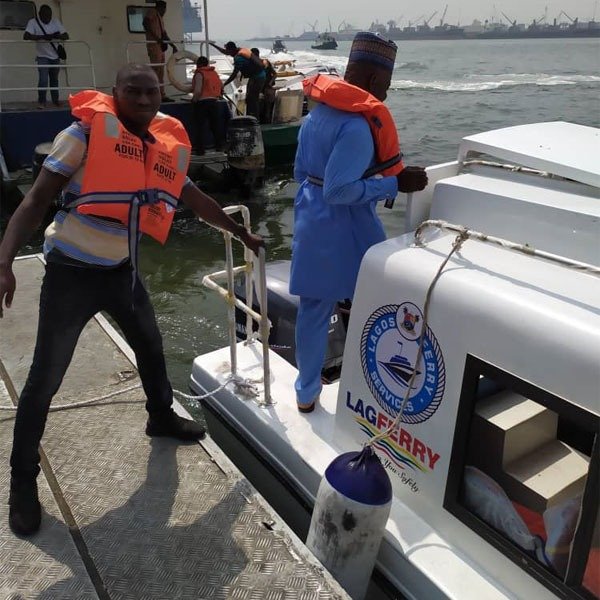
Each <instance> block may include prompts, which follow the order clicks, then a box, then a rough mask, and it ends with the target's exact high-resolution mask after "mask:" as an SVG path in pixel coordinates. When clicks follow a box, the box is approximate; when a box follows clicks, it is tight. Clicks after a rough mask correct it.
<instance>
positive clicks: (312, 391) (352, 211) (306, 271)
mask: <svg viewBox="0 0 600 600" xmlns="http://www.w3.org/2000/svg"><path fill="white" fill-rule="evenodd" d="M396 51H397V47H396V45H395V44H394V43H393V42H391V41H386V40H384V39H383V38H381V37H380V36H379V35H376V34H373V33H369V32H361V33H358V34H357V35H356V37H355V39H354V41H353V43H352V48H351V50H350V57H349V61H348V66H347V69H346V73H345V81H342V80H336V79H332V78H329V77H326V76H322V75H319V76H317V77H315V78H311V79H309V80H307V81H305V83H304V90H305V94H306V95H307V96H308V97H309V98H310V99H312V100H314V101H315V102H317V105H316V106H315V107H314V108H313V109H312V110H311V111H310V113H309V114H308V115H307V117H306V119H305V120H304V122H303V124H302V127H301V129H300V134H299V138H298V150H297V153H296V161H295V165H294V177H295V179H296V180H297V181H298V182H299V183H300V187H299V189H298V193H297V194H296V199H295V203H294V237H293V240H292V267H291V274H290V292H291V293H292V294H296V295H298V296H300V305H299V308H298V315H297V318H296V363H297V366H298V371H299V372H298V377H297V379H296V401H297V405H298V409H299V410H300V411H301V412H310V411H312V410H313V409H314V407H315V403H316V401H317V399H318V397H319V394H320V392H321V369H322V366H323V360H324V356H325V350H326V347H327V336H328V330H329V320H330V317H331V315H332V313H333V311H334V309H335V306H336V303H337V301H340V300H344V299H351V298H352V296H353V294H354V287H355V285H356V279H357V277H358V269H359V267H360V263H361V260H362V258H363V256H364V254H365V252H366V251H367V250H368V249H369V248H370V247H371V246H372V245H373V244H376V243H378V242H381V241H383V240H385V237H386V236H385V232H384V230H383V225H382V223H381V221H380V219H379V217H378V216H377V213H376V204H377V202H378V201H380V200H383V201H385V202H386V205H388V206H390V207H391V204H392V203H393V200H394V198H395V197H396V195H397V193H398V191H401V192H412V191H417V190H422V189H423V188H424V187H425V186H426V185H427V175H426V174H425V171H424V170H423V169H421V168H420V167H405V166H404V165H403V163H402V155H401V153H400V147H399V142H398V133H397V130H396V126H395V124H394V121H393V119H392V117H391V115H390V113H389V111H388V109H387V108H386V107H385V106H384V104H383V100H385V98H386V95H387V90H388V88H389V86H390V82H391V76H392V71H393V68H394V62H395V58H396Z"/></svg>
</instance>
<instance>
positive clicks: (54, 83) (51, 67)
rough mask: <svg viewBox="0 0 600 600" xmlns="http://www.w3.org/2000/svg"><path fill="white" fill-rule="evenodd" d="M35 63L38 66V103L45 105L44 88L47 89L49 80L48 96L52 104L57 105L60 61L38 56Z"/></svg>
mask: <svg viewBox="0 0 600 600" xmlns="http://www.w3.org/2000/svg"><path fill="white" fill-rule="evenodd" d="M35 61H36V62H37V64H38V65H39V66H38V88H41V89H39V90H38V102H39V103H40V104H46V88H47V87H48V79H50V96H52V102H54V104H57V103H58V71H59V69H60V67H59V64H60V60H59V59H58V58H46V57H45V56H38V57H37V58H36V59H35Z"/></svg>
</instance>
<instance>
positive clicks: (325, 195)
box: [290, 104, 398, 300]
mask: <svg viewBox="0 0 600 600" xmlns="http://www.w3.org/2000/svg"><path fill="white" fill-rule="evenodd" d="M374 162H375V148H374V144H373V137H372V135H371V132H370V130H369V125H368V123H367V121H366V120H365V118H364V117H362V116H361V115H359V114H356V113H348V112H343V111H340V110H336V109H334V108H330V107H329V106H326V105H324V104H319V105H317V106H316V107H315V108H314V109H313V110H312V111H311V112H310V113H309V115H308V116H307V117H306V118H305V120H304V123H303V124H302V127H301V129H300V134H299V140H298V151H297V153H296V162H295V165H294V177H295V179H296V180H297V181H298V182H300V184H301V185H300V188H299V190H298V193H297V194H296V200H295V204H294V220H295V222H294V238H293V241H292V269H291V277H290V292H291V293H292V294H297V295H299V296H304V297H309V298H318V299H323V300H325V299H327V300H344V299H345V298H352V296H353V294H354V287H355V285H356V279H357V277H358V269H359V266H360V262H361V260H362V257H363V256H364V254H365V252H366V251H367V250H368V249H369V248H370V247H371V246H372V245H373V244H377V243H378V242H381V241H383V240H385V232H384V230H383V225H382V223H381V221H380V219H379V217H378V216H377V213H376V212H375V206H376V203H377V201H378V200H385V199H388V198H395V197H396V194H397V193H398V184H397V180H396V177H395V176H391V177H377V176H375V177H370V178H369V179H361V176H362V174H363V173H364V172H365V171H366V170H367V169H368V168H369V167H370V166H372V165H373V164H374ZM307 175H312V176H314V177H319V178H321V179H323V181H324V183H323V186H322V187H321V186H318V185H315V184H314V183H309V182H308V181H306V177H307Z"/></svg>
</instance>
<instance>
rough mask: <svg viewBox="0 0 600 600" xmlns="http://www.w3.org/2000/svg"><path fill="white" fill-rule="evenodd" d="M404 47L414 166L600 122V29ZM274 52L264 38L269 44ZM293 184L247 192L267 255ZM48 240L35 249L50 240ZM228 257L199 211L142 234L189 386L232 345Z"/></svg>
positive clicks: (172, 359)
mask: <svg viewBox="0 0 600 600" xmlns="http://www.w3.org/2000/svg"><path fill="white" fill-rule="evenodd" d="M219 41H220V42H221V41H223V40H219ZM242 43H243V42H242ZM247 44H248V45H253V44H250V43H247ZM398 45H399V49H398V57H397V62H396V69H395V71H394V76H393V83H392V87H391V90H390V92H389V95H388V105H389V107H390V109H391V111H392V113H393V115H394V117H395V119H396V124H397V126H398V130H399V132H400V139H401V146H402V151H403V153H404V156H405V163H406V164H416V165H422V166H427V165H430V164H435V163H440V162H446V161H450V160H453V159H455V158H456V151H457V147H458V143H459V141H460V139H461V137H463V136H464V135H468V134H473V133H477V132H481V131H485V130H489V129H494V128H500V127H507V126H511V125H519V124H524V123H529V122H539V121H556V120H565V121H571V122H575V123H580V124H583V125H589V126H593V127H600V40H598V39H565V40H545V39H541V40H537V39H536V40H473V41H460V42H452V41H410V42H399V43H398ZM287 48H288V52H289V54H290V58H294V57H297V58H299V59H301V60H302V62H306V61H307V60H312V59H314V60H315V61H322V62H326V63H328V64H331V65H334V66H336V67H337V68H338V69H339V70H340V72H342V71H343V69H344V67H345V64H346V57H347V55H348V52H349V49H350V42H341V43H340V44H339V47H338V49H337V50H335V51H318V54H317V53H315V52H316V51H312V50H310V43H309V42H289V43H287ZM269 51H270V49H268V48H263V49H261V54H263V55H264V56H266V55H268V53H269ZM285 57H286V56H285V55H283V56H282V55H281V54H278V55H273V56H272V57H271V58H274V59H277V60H280V59H282V58H285ZM295 191H296V184H295V183H293V181H292V174H291V169H289V170H287V171H281V172H277V173H271V174H270V176H269V178H268V181H267V183H266V185H265V187H264V189H263V190H261V191H260V192H259V193H257V194H256V195H255V197H254V198H252V199H251V200H249V201H246V203H247V204H248V206H249V207H250V210H251V214H252V221H253V230H254V231H255V232H256V233H259V234H261V235H262V236H263V237H264V239H265V242H266V244H267V259H268V260H276V259H287V258H289V257H290V246H291V237H292V227H293V198H294V194H295ZM218 199H219V201H220V202H221V203H222V204H223V205H225V204H233V203H237V202H238V198H236V197H235V196H226V195H223V196H218ZM240 201H241V199H240ZM381 215H382V218H383V221H384V223H385V227H386V230H387V232H388V234H389V235H396V234H398V233H400V232H401V231H402V228H403V216H404V213H403V211H402V207H401V205H399V206H398V205H397V207H396V208H394V210H392V211H389V210H386V209H383V208H382V209H381ZM39 239H41V238H40V237H39V236H38V241H37V242H34V243H33V245H31V246H29V247H28V248H27V251H28V252H31V251H32V250H33V251H38V250H39V249H40V244H39ZM238 256H239V254H238ZM223 262H224V248H223V243H222V238H221V236H220V235H219V234H218V233H217V232H215V231H213V230H211V229H210V228H208V227H207V226H206V225H204V224H201V223H199V222H198V221H197V220H196V219H195V218H194V217H193V216H192V215H187V216H182V217H180V218H179V219H178V220H177V221H176V223H175V226H174V228H173V231H172V233H171V236H170V238H169V241H168V242H167V244H166V246H164V247H161V246H159V245H158V244H156V243H155V242H153V241H152V240H144V241H143V243H142V251H141V270H142V273H143V274H144V275H145V278H146V283H147V287H148V289H149V291H150V294H151V296H152V299H153V302H154V306H155V309H156V314H157V318H158V322H159V326H160V328H161V331H162V333H163V337H164V346H165V352H166V356H167V361H168V369H169V373H170V375H171V378H172V381H173V385H174V387H176V388H178V389H181V390H184V391H186V390H187V381H188V378H189V373H190V368H191V363H192V361H193V359H194V357H195V356H196V355H198V354H200V353H204V352H207V351H210V350H213V349H216V348H219V347H221V346H223V345H225V344H226V343H227V329H226V322H225V305H224V303H223V302H222V300H220V299H219V298H217V296H216V294H215V293H214V292H210V291H208V290H207V289H205V288H203V287H202V285H201V281H202V278H203V276H204V275H205V274H207V273H210V272H212V271H216V270H220V269H221V268H223ZM65 293H68V291H65ZM18 301H19V296H18V295H17V296H16V297H15V302H18ZM290 401H293V399H290ZM196 414H197V415H198V416H200V413H199V412H197V413H196Z"/></svg>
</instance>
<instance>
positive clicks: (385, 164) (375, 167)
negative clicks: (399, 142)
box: [361, 152, 402, 179]
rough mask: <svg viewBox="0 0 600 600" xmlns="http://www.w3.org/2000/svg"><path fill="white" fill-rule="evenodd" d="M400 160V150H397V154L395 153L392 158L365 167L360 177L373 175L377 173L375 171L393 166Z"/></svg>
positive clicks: (379, 171)
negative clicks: (367, 167)
mask: <svg viewBox="0 0 600 600" xmlns="http://www.w3.org/2000/svg"><path fill="white" fill-rule="evenodd" d="M401 160H402V152H399V153H398V154H396V156H393V157H392V158H388V160H386V161H384V162H382V163H377V164H376V165H373V166H372V167H370V168H369V169H367V170H366V171H365V172H364V173H363V176H362V177H361V179H367V178H368V177H373V175H377V173H381V171H385V170H386V169H389V168H390V167H394V166H395V165H397V164H398V163H399V162H400V161H401Z"/></svg>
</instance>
